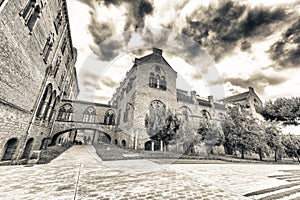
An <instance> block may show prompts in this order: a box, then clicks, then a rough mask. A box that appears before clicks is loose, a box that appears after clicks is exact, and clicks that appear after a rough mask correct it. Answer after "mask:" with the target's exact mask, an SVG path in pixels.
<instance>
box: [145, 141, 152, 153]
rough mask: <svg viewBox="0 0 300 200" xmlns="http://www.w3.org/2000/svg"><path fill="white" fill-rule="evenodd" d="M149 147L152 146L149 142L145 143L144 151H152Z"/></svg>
mask: <svg viewBox="0 0 300 200" xmlns="http://www.w3.org/2000/svg"><path fill="white" fill-rule="evenodd" d="M151 146H152V142H151V141H148V142H145V151H151V150H152V149H151Z"/></svg>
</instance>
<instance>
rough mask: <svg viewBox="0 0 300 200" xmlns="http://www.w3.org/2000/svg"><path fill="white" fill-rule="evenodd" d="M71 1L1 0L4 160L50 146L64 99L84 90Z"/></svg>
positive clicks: (0, 153)
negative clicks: (71, 21) (72, 27)
mask: <svg viewBox="0 0 300 200" xmlns="http://www.w3.org/2000/svg"><path fill="white" fill-rule="evenodd" d="M66 4H67V2H66V0H53V1H46V0H19V1H8V0H2V1H0V30H1V31H0V48H1V50H0V70H1V77H0V88H1V90H0V127H1V128H0V161H1V163H6V162H8V163H10V162H12V161H13V162H14V161H18V162H19V161H21V160H22V159H25V160H26V159H28V158H29V157H30V155H31V154H32V153H33V152H34V151H35V150H40V149H42V148H44V147H46V146H47V143H48V139H49V136H50V133H51V130H52V129H53V123H54V121H55V119H56V115H57V113H58V112H57V110H58V104H59V103H60V101H61V99H63V98H66V99H71V100H72V99H76V97H77V94H78V92H79V89H78V84H77V77H76V71H75V68H74V64H75V62H76V56H77V54H76V49H74V47H73V45H72V39H71V34H70V26H69V19H68V12H67V5H66Z"/></svg>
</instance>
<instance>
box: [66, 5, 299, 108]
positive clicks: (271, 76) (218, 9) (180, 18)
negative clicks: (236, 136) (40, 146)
mask: <svg viewBox="0 0 300 200" xmlns="http://www.w3.org/2000/svg"><path fill="white" fill-rule="evenodd" d="M67 3H68V10H69V20H70V26H71V34H72V40H73V45H74V47H75V48H76V49H77V53H78V58H77V62H76V69H77V74H78V78H79V88H80V94H79V97H78V98H79V99H81V100H88V101H94V102H100V103H107V102H108V100H109V99H110V97H111V96H112V94H113V93H114V91H115V89H116V88H117V87H118V86H119V82H120V81H121V80H122V79H123V78H124V77H125V75H126V72H127V71H128V70H129V69H130V68H131V67H132V65H133V61H134V58H139V57H142V56H144V55H147V54H149V53H151V48H152V47H157V48H162V49H163V56H164V57H165V59H166V60H167V61H168V63H169V64H170V65H171V66H172V67H173V68H174V70H175V71H177V73H178V80H177V83H178V87H179V88H180V89H184V90H189V91H191V90H195V91H197V93H198V94H199V95H200V96H203V97H207V96H208V95H210V94H213V95H214V96H217V98H221V97H222V94H220V95H219V97H218V94H219V93H222V92H220V91H219V90H218V89H216V88H219V87H222V88H223V90H224V94H223V95H225V96H229V95H234V94H237V93H240V92H244V91H247V90H248V87H249V86H251V87H253V88H254V89H255V91H256V93H257V94H258V95H259V96H260V97H261V99H262V100H263V101H267V100H272V99H274V98H278V97H291V96H300V89H299V86H300V0H263V1H259V0H239V1H223V0H220V1H216V0H213V1H207V0H205V1H204V0H174V1H167V0H165V1H164V0H68V1H67Z"/></svg>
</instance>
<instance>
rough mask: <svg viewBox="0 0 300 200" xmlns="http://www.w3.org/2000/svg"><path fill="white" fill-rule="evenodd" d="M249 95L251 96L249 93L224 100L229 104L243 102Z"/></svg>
mask: <svg viewBox="0 0 300 200" xmlns="http://www.w3.org/2000/svg"><path fill="white" fill-rule="evenodd" d="M248 95H249V91H247V92H243V93H241V94H236V95H233V96H229V97H226V98H225V99H224V100H225V101H228V102H235V101H241V100H245V99H247V97H248Z"/></svg>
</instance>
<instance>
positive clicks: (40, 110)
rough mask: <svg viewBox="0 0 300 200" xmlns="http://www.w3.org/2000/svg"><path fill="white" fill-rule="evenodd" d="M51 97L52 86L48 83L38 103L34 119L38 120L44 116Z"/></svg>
mask: <svg viewBox="0 0 300 200" xmlns="http://www.w3.org/2000/svg"><path fill="white" fill-rule="evenodd" d="M51 95H52V84H51V83H49V84H48V85H47V87H46V89H45V91H44V93H43V96H42V99H41V101H40V104H39V107H38V110H37V112H36V117H37V118H38V119H43V118H44V117H45V115H46V111H47V106H48V102H49V101H50V100H51Z"/></svg>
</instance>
